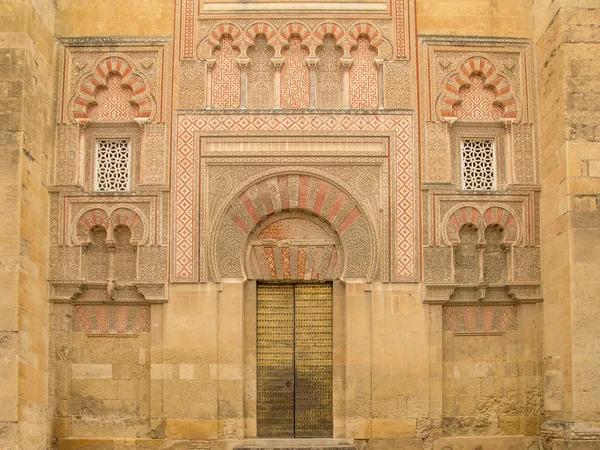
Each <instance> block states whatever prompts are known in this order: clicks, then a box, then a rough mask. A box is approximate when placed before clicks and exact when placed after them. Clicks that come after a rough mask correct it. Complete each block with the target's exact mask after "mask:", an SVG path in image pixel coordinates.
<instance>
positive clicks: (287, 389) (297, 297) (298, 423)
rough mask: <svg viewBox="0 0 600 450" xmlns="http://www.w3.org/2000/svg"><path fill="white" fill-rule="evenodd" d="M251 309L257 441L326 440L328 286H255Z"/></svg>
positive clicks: (329, 412) (329, 424)
mask: <svg viewBox="0 0 600 450" xmlns="http://www.w3.org/2000/svg"><path fill="white" fill-rule="evenodd" d="M257 309H258V311H257V325H258V330H257V341H258V342H257V365H258V382H257V427H258V430H257V431H258V436H259V437H331V436H332V434H333V329H332V328H333V327H332V323H333V302H332V287H331V285H329V284H297V285H291V284H286V285H259V286H258V296H257Z"/></svg>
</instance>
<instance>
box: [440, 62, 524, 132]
mask: <svg viewBox="0 0 600 450" xmlns="http://www.w3.org/2000/svg"><path fill="white" fill-rule="evenodd" d="M473 75H480V76H481V77H482V79H483V82H484V88H491V89H493V90H494V92H495V93H496V99H495V100H494V104H495V105H498V106H501V107H502V108H503V110H504V113H503V117H502V118H504V119H515V120H516V119H517V117H518V114H519V110H518V104H517V100H516V99H515V97H514V93H513V92H512V88H511V86H510V83H509V82H508V80H507V79H506V78H505V77H504V76H502V75H500V73H499V72H498V71H497V70H496V67H495V66H494V64H493V63H492V62H491V61H489V60H488V59H486V58H484V57H482V56H472V57H470V58H468V59H467V60H465V61H464V62H463V63H462V64H461V65H460V67H459V69H458V71H457V72H454V73H453V74H450V75H449V76H447V77H446V81H445V85H444V87H443V92H442V94H441V96H440V103H439V108H440V114H441V117H442V118H443V119H444V120H447V119H448V118H452V117H455V115H454V112H453V109H454V107H455V106H457V105H458V104H460V103H461V101H462V98H461V96H460V89H461V88H463V87H467V86H470V85H471V81H470V78H471V76H473Z"/></svg>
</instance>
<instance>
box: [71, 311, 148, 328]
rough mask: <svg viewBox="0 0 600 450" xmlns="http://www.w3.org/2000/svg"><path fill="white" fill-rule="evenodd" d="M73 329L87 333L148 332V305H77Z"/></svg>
mask: <svg viewBox="0 0 600 450" xmlns="http://www.w3.org/2000/svg"><path fill="white" fill-rule="evenodd" d="M73 331H75V332H84V333H88V334H106V333H108V334H137V333H148V332H150V306H130V305H77V306H75V317H74V318H73Z"/></svg>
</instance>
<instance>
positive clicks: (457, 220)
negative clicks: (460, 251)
mask: <svg viewBox="0 0 600 450" xmlns="http://www.w3.org/2000/svg"><path fill="white" fill-rule="evenodd" d="M444 223H445V224H446V225H445V230H444V231H445V233H444V234H445V236H444V241H445V243H446V244H447V245H458V244H459V243H460V239H459V232H460V229H461V228H462V227H463V226H464V225H472V226H473V227H474V228H475V229H476V230H477V233H478V241H479V242H485V237H484V233H485V230H486V229H487V227H488V226H490V225H498V226H499V227H500V228H501V229H502V230H504V231H505V234H504V243H506V244H515V243H517V242H519V240H520V236H521V230H520V226H519V223H518V221H517V219H516V218H515V216H514V214H513V213H512V212H510V211H509V210H508V209H506V208H503V207H501V206H491V207H488V208H487V209H485V210H484V211H481V210H480V209H478V208H477V207H475V206H463V207H458V208H456V209H455V210H454V211H452V212H450V213H449V214H448V215H447V216H446V219H445V221H444Z"/></svg>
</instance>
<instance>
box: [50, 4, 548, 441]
mask: <svg viewBox="0 0 600 450" xmlns="http://www.w3.org/2000/svg"><path fill="white" fill-rule="evenodd" d="M321 3H322V2H315V1H311V0H309V1H307V2H306V3H304V2H303V3H302V5H303V6H302V7H299V6H298V4H297V3H294V2H288V3H284V2H271V3H269V2H265V1H262V0H256V1H253V2H224V1H220V0H210V1H209V0H207V1H203V2H200V1H198V0H177V1H176V2H175V11H174V14H175V24H176V26H175V29H176V32H175V36H174V37H173V38H101V37H97V38H64V39H59V40H57V44H56V61H57V62H56V74H55V78H56V80H57V81H56V92H55V100H56V114H55V116H56V133H55V142H54V148H53V151H52V156H51V160H52V164H51V169H50V171H49V184H48V190H49V192H50V200H49V201H50V236H49V242H50V249H49V252H50V276H49V281H48V286H49V289H48V296H49V299H50V301H51V302H53V304H54V310H53V320H54V321H55V323H56V326H55V327H54V328H53V331H52V333H51V338H50V339H51V346H53V347H55V348H57V349H61V351H64V352H65V354H67V356H65V357H64V358H58V359H56V360H53V361H52V363H51V367H50V372H51V375H50V376H51V380H52V386H51V390H52V392H51V393H50V405H51V407H52V408H53V414H54V420H53V424H54V431H52V433H54V434H53V435H52V436H53V437H52V438H51V439H49V445H52V446H58V448H60V449H62V448H65V449H71V448H81V446H82V445H86V442H87V441H86V439H89V438H93V439H97V440H98V442H101V444H99V445H101V447H98V448H113V447H114V448H116V447H117V445H120V444H121V441H122V442H124V443H126V444H128V445H129V444H130V443H132V444H131V445H133V446H137V447H136V448H150V446H153V447H152V448H159V447H158V446H156V447H154V445H159V444H157V443H156V442H157V441H159V440H160V441H161V442H162V443H165V445H172V446H173V447H169V448H182V449H193V448H211V449H232V448H236V447H237V448H244V446H252V445H254V444H257V441H256V439H257V438H261V437H262V436H257V419H256V417H257V405H256V403H257V400H256V399H257V388H256V386H257V376H259V375H257V361H256V360H257V356H256V355H257V340H256V333H257V331H256V329H257V312H256V309H257V306H256V304H257V300H256V296H257V283H270V284H275V283H282V284H283V283H300V282H314V283H331V284H332V289H333V317H332V323H333V330H334V331H333V344H332V345H333V348H332V360H331V363H332V367H333V369H332V370H333V379H334V387H333V394H332V396H333V397H332V398H333V400H332V401H333V412H332V414H333V429H332V430H331V435H330V436H327V438H329V439H330V440H328V441H327V442H326V443H325V444H327V445H329V444H331V445H342V444H348V445H350V446H354V447H352V448H360V449H363V450H366V449H390V450H391V449H403V448H407V449H408V448H410V449H427V450H432V449H451V450H458V449H463V448H464V449H466V448H467V447H466V446H467V445H471V443H472V444H473V445H474V446H475V445H483V448H487V445H488V444H489V445H490V448H509V447H508V446H507V447H502V446H503V445H506V443H507V442H509V441H510V445H512V447H510V448H515V449H523V450H526V449H528V448H530V447H528V446H529V445H530V444H531V443H532V442H534V441H535V439H537V436H539V435H540V431H541V430H542V427H541V425H542V422H543V421H544V419H543V372H542V362H543V358H542V335H541V332H540V330H541V326H542V317H543V315H542V288H541V284H542V274H541V267H540V266H541V238H540V236H541V230H540V207H539V203H540V189H541V186H540V183H541V178H540V164H541V163H540V160H539V152H538V131H537V130H538V128H537V125H538V115H537V109H536V108H537V86H536V82H535V74H534V72H533V68H534V67H535V61H534V47H533V45H532V43H531V41H530V40H526V39H511V38H506V39H500V38H478V37H473V38H451V37H435V36H427V37H424V36H422V37H419V38H418V39H416V38H415V36H416V31H417V30H416V29H415V4H414V2H409V1H406V0H394V1H391V2H386V1H380V0H371V1H367V2H349V1H342V2H337V3H335V4H334V3H331V2H325V3H324V4H323V5H322V4H321ZM274 5H278V6H277V8H281V9H277V8H275V9H274ZM340 5H342V6H340ZM343 5H345V6H343ZM111 171H112V172H111ZM109 349H110V350H109ZM111 352H112V353H113V354H111ZM62 377H64V378H65V380H66V381H65V382H64V383H61V382H59V380H60V379H61V378H62ZM544 429H545V430H546V431H548V430H550V428H549V426H546V428H544ZM57 430H58V431H57ZM548 433H550V431H548ZM479 438H481V439H482V440H481V443H480V441H478V440H477V439H479ZM133 442H135V443H133ZM258 442H260V441H258ZM288 444H289V446H290V448H291V446H293V445H295V444H294V442H291V443H288ZM102 445H104V447H102ZM124 445H125V444H124ZM144 445H148V447H144ZM160 445H162V444H160ZM257 445H258V444H257ZM286 445H287V444H286ZM494 446H495V447H494ZM132 448H133V447H132ZM160 448H162V447H160ZM165 448H166V447H165ZM253 448H254V447H253ZM470 448H471V447H469V449H470Z"/></svg>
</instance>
